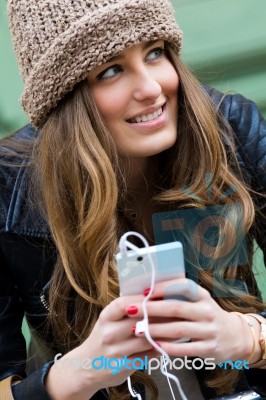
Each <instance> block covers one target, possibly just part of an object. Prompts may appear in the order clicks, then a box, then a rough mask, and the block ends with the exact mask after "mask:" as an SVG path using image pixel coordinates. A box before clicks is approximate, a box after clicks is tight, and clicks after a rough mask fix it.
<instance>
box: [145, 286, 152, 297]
mask: <svg viewBox="0 0 266 400" xmlns="http://www.w3.org/2000/svg"><path fill="white" fill-rule="evenodd" d="M150 290H151V289H150V288H147V289H145V290H144V292H143V294H144V296H148V294H149V293H150Z"/></svg>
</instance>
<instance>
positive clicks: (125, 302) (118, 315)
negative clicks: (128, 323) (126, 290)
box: [99, 295, 143, 323]
mask: <svg viewBox="0 0 266 400" xmlns="http://www.w3.org/2000/svg"><path fill="white" fill-rule="evenodd" d="M142 301H143V295H134V296H121V297H119V298H117V299H115V300H114V301H112V302H111V303H110V304H108V306H107V307H105V308H104V309H103V311H102V312H101V314H100V316H99V320H100V321H102V322H103V323H106V322H107V321H119V320H121V319H123V318H125V317H126V316H127V315H128V313H127V311H126V310H127V309H128V308H129V307H130V306H131V305H133V304H136V303H141V302H142ZM133 317H134V315H133Z"/></svg>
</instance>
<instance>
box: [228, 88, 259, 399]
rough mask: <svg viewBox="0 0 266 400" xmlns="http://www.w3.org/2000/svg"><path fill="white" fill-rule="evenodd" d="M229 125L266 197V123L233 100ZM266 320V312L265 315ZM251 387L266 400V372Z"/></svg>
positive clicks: (254, 372)
mask: <svg viewBox="0 0 266 400" xmlns="http://www.w3.org/2000/svg"><path fill="white" fill-rule="evenodd" d="M230 97H231V99H230V100H231V101H230V103H229V104H230V105H229V108H228V110H227V113H228V121H229V123H230V125H231V126H232V128H233V130H234V132H235V143H236V147H237V151H238V152H239V155H240V159H241V160H242V162H243V164H244V167H245V168H246V170H247V171H248V174H249V176H250V184H251V188H252V189H253V190H255V191H256V192H259V193H260V194H262V195H264V196H265V195H266V120H265V119H264V118H263V116H262V114H261V113H260V111H259V109H258V107H257V106H256V104H255V103H254V102H253V101H250V100H247V99H246V98H244V97H243V96H240V95H233V96H230ZM260 194H258V195H254V196H253V199H254V201H255V203H256V206H257V212H256V223H255V225H256V229H255V231H254V236H255V239H256V241H257V243H258V244H259V246H260V248H261V249H262V251H263V254H264V263H266V198H265V197H262V196H261V195H260ZM262 315H263V316H264V317H265V318H266V312H264V313H262ZM246 377H247V379H248V382H249V385H250V386H251V387H252V388H253V389H254V390H255V391H256V392H258V393H259V394H260V395H261V396H266V382H265V369H263V370H262V369H249V370H247V371H246Z"/></svg>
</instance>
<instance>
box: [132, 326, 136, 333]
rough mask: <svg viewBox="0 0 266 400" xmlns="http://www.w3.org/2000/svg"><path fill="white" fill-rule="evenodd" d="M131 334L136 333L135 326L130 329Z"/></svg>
mask: <svg viewBox="0 0 266 400" xmlns="http://www.w3.org/2000/svg"><path fill="white" fill-rule="evenodd" d="M131 331H132V333H133V334H135V333H136V326H133V328H132V329H131Z"/></svg>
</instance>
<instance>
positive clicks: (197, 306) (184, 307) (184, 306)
mask: <svg viewBox="0 0 266 400" xmlns="http://www.w3.org/2000/svg"><path fill="white" fill-rule="evenodd" d="M135 307H136V309H137V312H136V314H134V316H133V315H130V314H128V316H129V318H133V317H134V318H139V319H142V318H143V309H142V303H138V304H136V305H135ZM146 309H147V313H148V316H149V318H151V319H152V318H154V317H155V318H159V317H160V318H170V319H172V320H176V319H179V320H189V321H205V322H209V321H212V320H213V319H214V318H215V308H214V307H212V302H211V301H201V302H196V303H191V302H188V301H180V300H158V301H148V302H147V303H146Z"/></svg>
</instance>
